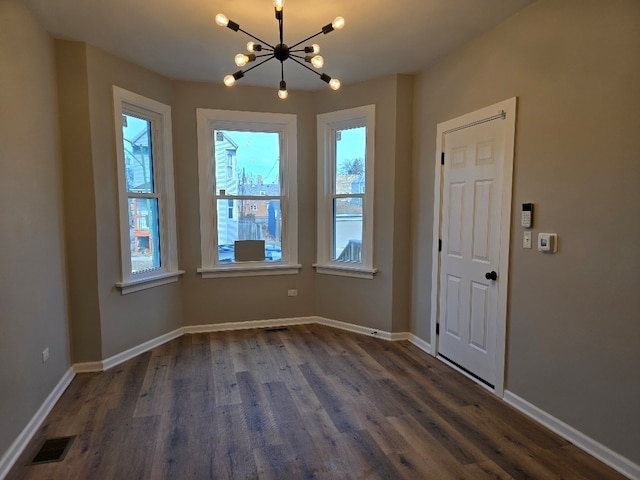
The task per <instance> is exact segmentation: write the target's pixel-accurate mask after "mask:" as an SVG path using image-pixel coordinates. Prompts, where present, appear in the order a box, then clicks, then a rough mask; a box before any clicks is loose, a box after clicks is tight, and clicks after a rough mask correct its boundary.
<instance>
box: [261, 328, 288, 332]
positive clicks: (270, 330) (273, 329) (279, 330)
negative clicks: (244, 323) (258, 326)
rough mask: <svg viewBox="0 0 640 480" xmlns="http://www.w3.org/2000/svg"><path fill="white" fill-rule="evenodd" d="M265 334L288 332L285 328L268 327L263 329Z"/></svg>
mask: <svg viewBox="0 0 640 480" xmlns="http://www.w3.org/2000/svg"><path fill="white" fill-rule="evenodd" d="M264 330H265V332H286V331H287V330H289V328H287V327H268V328H265V329H264Z"/></svg>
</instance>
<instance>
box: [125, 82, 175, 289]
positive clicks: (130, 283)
mask: <svg viewBox="0 0 640 480" xmlns="http://www.w3.org/2000/svg"><path fill="white" fill-rule="evenodd" d="M113 109H114V126H115V141H116V160H117V170H118V207H119V225H118V229H119V232H120V262H121V263H120V266H121V280H120V281H119V282H116V286H117V287H118V288H119V289H120V292H121V293H122V295H126V294H129V293H133V292H137V291H140V290H145V289H147V288H152V287H156V286H159V285H165V284H168V283H173V282H176V281H177V280H178V277H179V276H180V275H182V274H183V273H184V270H180V269H179V268H178V249H177V234H176V209H175V193H174V176H173V139H172V127H171V107H170V106H169V105H165V104H163V103H160V102H158V101H156V100H152V99H150V98H147V97H144V96H142V95H139V94H137V93H134V92H130V91H128V90H125V89H123V88H120V87H117V86H115V85H114V86H113ZM123 114H127V115H132V116H136V117H138V118H143V119H145V120H147V121H149V122H150V123H151V131H152V142H151V152H152V154H151V159H152V162H153V167H152V168H153V183H154V193H153V194H152V197H151V196H149V194H146V195H142V194H134V193H133V192H128V191H127V183H126V167H125V155H124V139H123V133H122V115H123ZM146 196H149V198H157V203H158V208H157V215H158V236H159V238H158V244H159V248H160V268H158V269H154V270H149V271H144V272H139V273H132V272H131V248H130V245H131V243H130V242H131V240H130V230H129V198H131V197H135V198H142V197H146Z"/></svg>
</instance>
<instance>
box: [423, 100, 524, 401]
mask: <svg viewBox="0 0 640 480" xmlns="http://www.w3.org/2000/svg"><path fill="white" fill-rule="evenodd" d="M516 106H517V97H513V98H510V99H508V100H504V101H502V102H499V103H496V104H494V105H490V106H488V107H485V108H481V109H480V110H476V111H475V112H471V113H467V114H466V115H462V116H460V117H456V118H453V119H451V120H447V121H446V122H442V123H439V124H438V128H437V135H436V155H435V167H436V168H435V177H434V179H435V180H434V201H433V240H432V245H433V248H432V263H431V265H432V269H431V316H430V322H431V344H432V352H433V353H432V354H433V355H434V356H436V357H437V356H438V347H439V345H438V336H437V335H436V324H437V323H438V321H439V316H440V312H439V304H440V302H439V295H440V280H439V279H440V253H441V252H440V251H439V248H438V243H439V240H440V239H441V238H442V237H441V232H440V230H441V224H442V212H441V210H442V182H443V174H444V172H443V169H442V166H441V162H440V159H441V155H442V152H444V139H445V135H446V134H447V133H448V132H451V131H455V130H460V129H461V128H467V127H471V126H473V125H477V124H479V123H483V122H485V121H498V122H505V124H504V125H505V129H506V137H505V145H504V163H503V171H502V199H501V202H502V212H501V217H500V258H499V261H498V265H499V268H500V285H499V289H498V318H497V325H496V327H497V328H496V357H495V366H496V382H495V386H494V389H493V392H494V394H495V395H497V396H498V397H500V398H502V397H503V396H504V380H505V379H504V373H505V361H506V347H507V305H508V285H509V251H510V237H511V235H510V233H511V199H512V185H513V157H514V146H515V129H516ZM503 112H504V116H503ZM503 118H504V119H503ZM476 381H477V380H476ZM478 383H480V382H478Z"/></svg>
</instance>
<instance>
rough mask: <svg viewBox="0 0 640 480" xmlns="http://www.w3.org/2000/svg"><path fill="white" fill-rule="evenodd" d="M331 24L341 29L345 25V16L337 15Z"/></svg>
mask: <svg viewBox="0 0 640 480" xmlns="http://www.w3.org/2000/svg"><path fill="white" fill-rule="evenodd" d="M331 26H332V27H333V28H335V29H336V30H340V29H341V28H342V27H344V18H342V17H336V19H335V20H334V21H333V23H332V24H331Z"/></svg>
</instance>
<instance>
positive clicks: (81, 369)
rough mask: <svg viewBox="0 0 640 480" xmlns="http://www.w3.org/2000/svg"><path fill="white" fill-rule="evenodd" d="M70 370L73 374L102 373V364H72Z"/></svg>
mask: <svg viewBox="0 0 640 480" xmlns="http://www.w3.org/2000/svg"><path fill="white" fill-rule="evenodd" d="M71 368H73V371H74V372H75V373H94V372H102V371H103V370H104V362H82V363H74V364H73V366H72V367H71Z"/></svg>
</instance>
